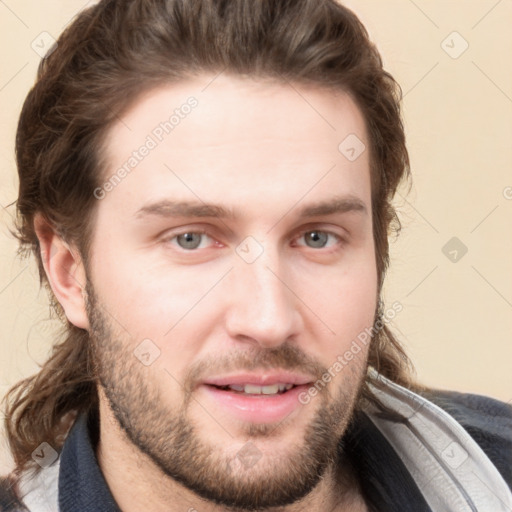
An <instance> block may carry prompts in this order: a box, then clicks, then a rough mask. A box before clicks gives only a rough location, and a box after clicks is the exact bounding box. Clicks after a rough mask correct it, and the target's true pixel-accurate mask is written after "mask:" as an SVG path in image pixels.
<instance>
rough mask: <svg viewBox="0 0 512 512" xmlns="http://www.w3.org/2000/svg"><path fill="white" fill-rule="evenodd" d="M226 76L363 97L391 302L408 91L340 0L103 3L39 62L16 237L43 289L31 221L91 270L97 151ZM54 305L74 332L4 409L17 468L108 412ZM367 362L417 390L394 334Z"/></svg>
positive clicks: (380, 265) (84, 338) (386, 333)
mask: <svg viewBox="0 0 512 512" xmlns="http://www.w3.org/2000/svg"><path fill="white" fill-rule="evenodd" d="M223 71H225V72H227V73H231V74H234V75H244V76H251V77H256V78H258V77H260V78H266V79H271V80H276V81H278V82H281V83H287V82H289V83H297V84H305V85H314V86H318V87H325V88H328V89H329V88H330V89H335V90H343V91H345V92H347V93H348V94H350V95H351V97H352V98H353V99H354V101H355V102H356V104H357V105H358V107H359V108H360V110H361V112H362V114H363V116H364V119H365V122H366V126H367V130H368V133H369V139H370V148H369V150H370V155H371V162H370V166H371V169H370V172H371V186H372V209H373V234H374V241H375V250H376V265H377V273H378V280H379V295H380V291H381V288H382V282H383V279H384V275H385V272H386V269H387V266H388V263H389V246H388V237H389V235H390V234H391V231H393V230H395V231H396V230H398V229H399V223H398V220H397V218H396V214H395V210H394V208H393V206H392V198H393V196H394V194H395V192H396V190H397V187H398V185H399V184H400V182H401V181H402V180H403V179H404V178H407V177H408V175H409V157H408V153H407V149H406V145H405V135H404V128H403V124H402V120H401V113H400V101H401V90H400V87H399V85H398V84H397V83H396V82H395V80H394V79H393V77H392V76H391V75H390V74H389V73H388V72H386V71H385V70H384V68H383V64H382V60H381V57H380V55H379V52H378V51H377V49H376V47H375V46H374V44H373V43H372V42H371V41H370V39H369V36H368V33H367V31H366V29H365V28H364V26H363V25H362V23H361V22H360V21H359V19H358V18H357V17H356V15H355V14H354V13H352V12H351V11H350V10H349V9H347V8H345V7H344V6H342V5H340V4H339V3H338V2H336V1H335V0H293V1H290V0H259V1H257V2H256V1H254V0H102V1H100V2H99V3H98V4H96V5H94V6H92V7H90V8H88V9H86V10H84V11H82V12H81V13H80V14H79V15H78V16H77V18H76V19H75V20H74V22H73V23H72V24H70V25H69V26H68V27H67V28H66V30H65V31H64V32H63V34H62V35H61V36H60V38H59V39H58V41H57V46H56V48H55V49H54V51H53V52H52V53H51V54H49V55H48V56H47V57H46V58H44V59H43V60H42V61H41V64H40V66H39V69H38V74H37V80H36V83H35V85H34V86H33V88H32V89H31V90H30V92H29V94H28V96H27V98H26V101H25V103H24V105H23V109H22V112H21V115H20V119H19V125H18V130H17V136H16V157H17V167H18V173H19V183H20V185H19V197H18V201H17V213H18V218H17V225H16V235H17V237H18V239H19V240H20V252H21V253H22V254H30V253H33V254H34V255H35V257H36V259H37V261H38V264H39V272H40V279H41V283H42V284H43V285H46V286H47V285H48V282H47V277H46V275H45V272H44V269H43V266H42V260H41V255H40V246H39V241H38V238H37V236H36V233H35V230H34V216H35V215H36V214H41V215H42V216H43V217H44V218H45V219H46V220H47V221H48V223H49V224H50V225H51V226H52V227H53V229H55V230H56V232H58V233H59V234H60V235H61V236H62V237H63V238H64V239H65V240H66V241H69V242H72V243H74V244H75V245H76V246H77V247H78V248H79V250H80V252H81V255H82V257H83V259H84V261H87V254H88V250H89V241H90V238H91V232H92V230H93V229H94V225H93V224H94V223H93V219H94V211H95V205H96V204H97V201H96V199H95V197H94V194H93V191H94V189H95V188H96V187H97V186H98V184H99V183H101V176H102V172H103V166H102V160H101V155H100V151H99V148H101V145H102V141H103V139H104V137H105V133H106V132H107V131H108V129H109V127H110V126H111V125H112V124H113V122H115V121H116V120H117V119H118V118H119V116H120V115H121V114H122V113H123V111H125V110H126V109H127V108H128V107H129V106H130V105H132V104H133V103H134V102H135V101H136V100H137V98H138V97H139V95H141V94H142V93H144V92H146V91H147V90H149V89H151V88H154V87H157V86H159V85H161V84H168V83H175V82H179V81H182V80H185V79H187V78H190V77H193V76H197V75H198V74H202V73H205V72H207V73H219V72H223ZM47 288H48V291H49V293H50V296H51V290H50V289H49V287H48V286H47ZM51 299H52V303H53V306H54V307H55V308H56V310H57V311H58V312H59V313H60V316H61V318H62V319H63V322H64V326H63V330H64V332H63V336H62V340H61V341H60V342H58V343H57V344H55V346H54V348H53V353H52V355H51V357H50V358H49V360H48V361H47V362H46V363H45V364H44V365H43V366H42V368H41V370H40V371H39V373H37V374H36V375H34V376H32V377H29V378H27V379H25V380H23V381H21V382H19V383H18V384H16V385H15V386H14V387H13V388H12V389H11V390H10V392H9V393H8V395H7V397H6V401H5V411H6V429H7V435H8V441H9V444H10V448H11V451H12V454H13V456H14V459H15V462H16V465H17V470H18V471H21V470H23V469H26V468H27V466H30V465H31V464H32V460H31V453H32V451H33V450H34V449H35V448H36V447H37V446H38V445H39V444H40V443H41V442H42V441H46V442H48V443H50V444H51V445H52V446H53V447H54V448H56V449H59V448H60V447H61V446H62V443H63V441H64V438H65V435H66V432H67V430H68V429H69V427H70V425H71V424H72V422H73V419H74V417H75V416H76V414H78V413H80V412H84V411H88V412H93V411H96V410H97V407H98V398H97V389H96V382H95V377H94V375H93V371H92V364H91V353H90V343H89V334H88V332H87V331H85V330H83V329H80V328H77V327H76V326H74V325H72V324H71V323H70V322H69V321H67V320H66V318H65V316H64V315H63V314H62V310H61V309H60V307H59V305H58V303H57V302H56V300H55V298H54V297H52V296H51ZM376 318H379V315H378V314H377V315H376ZM368 363H369V365H371V366H373V367H374V368H375V369H376V370H377V371H379V372H380V373H381V374H383V375H384V376H386V377H388V378H389V379H391V380H393V381H395V382H397V383H399V384H402V385H405V386H408V387H411V386H413V380H412V377H411V375H412V365H411V363H410V361H409V359H408V357H407V355H406V354H405V352H404V350H403V349H402V347H401V346H400V343H399V342H398V341H397V339H396V338H395V337H394V335H393V334H392V332H391V331H390V330H389V329H388V327H387V326H386V325H383V326H382V327H381V328H379V329H377V330H376V331H375V333H374V335H373V339H372V342H371V345H370V349H369V361H368ZM366 391H367V390H366ZM363 394H364V393H363Z"/></svg>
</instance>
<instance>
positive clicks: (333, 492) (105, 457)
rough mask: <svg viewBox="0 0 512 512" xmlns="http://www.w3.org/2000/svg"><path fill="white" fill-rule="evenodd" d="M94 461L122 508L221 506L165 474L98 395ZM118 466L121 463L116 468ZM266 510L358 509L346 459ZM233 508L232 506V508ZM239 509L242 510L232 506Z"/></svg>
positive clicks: (218, 509) (206, 511)
mask: <svg viewBox="0 0 512 512" xmlns="http://www.w3.org/2000/svg"><path fill="white" fill-rule="evenodd" d="M96 454H97V458H98V463H99V465H100V468H101V470H102V472H103V475H104V477H105V480H106V482H107V485H108V486H109V488H110V491H111V493H112V495H113V497H114V499H115V500H116V502H117V504H118V506H119V508H120V509H121V510H122V511H123V512H136V511H139V510H152V511H155V512H174V511H176V512H177V511H184V510H187V511H194V510H196V511H201V512H226V510H227V508H226V507H225V506H220V505H216V504H215V503H212V502H208V501H205V500H204V499H203V498H201V497H199V496H198V495H197V494H195V493H193V492H192V491H190V490H189V489H187V488H185V487H184V486H183V485H181V484H180V483H179V482H177V481H175V480H174V479H172V478H170V477H168V476H167V475H165V474H164V473H163V472H162V471H161V470H160V468H158V467H157V466H156V465H155V464H154V463H153V461H152V460H151V459H150V458H149V457H148V456H147V455H145V454H143V453H142V452H140V450H138V449H137V448H136V447H135V446H134V445H133V443H131V441H130V440H129V439H128V438H127V436H126V434H125V433H124V432H123V431H122V430H121V429H120V427H119V425H118V423H117V421H116V419H115V418H114V416H113V414H112V411H111V410H110V408H109V407H108V406H107V405H106V402H105V401H104V400H102V399H101V398H100V436H99V441H98V445H97V448H96ZM119 468H123V470H122V471H120V470H119ZM268 510H269V511H270V510H271V511H272V512H306V511H310V510H324V511H325V512H341V511H351V512H364V511H367V510H368V509H367V508H366V506H365V504H364V500H363V498H362V495H361V492H360V487H359V482H358V480H357V478H356V476H355V474H354V472H353V470H352V467H351V465H350V464H349V463H348V461H344V462H343V463H340V464H338V465H337V466H336V467H333V466H331V467H330V468H329V469H328V470H327V471H326V472H325V475H324V477H323V478H322V480H321V481H320V482H319V484H318V485H317V486H316V487H315V488H314V489H313V490H312V491H311V492H310V494H308V495H307V496H305V497H304V498H303V499H302V500H300V501H299V502H297V503H294V504H291V505H288V506H285V507H279V508H272V509H268ZM233 512H235V511H234V510H233ZM236 512H243V511H236Z"/></svg>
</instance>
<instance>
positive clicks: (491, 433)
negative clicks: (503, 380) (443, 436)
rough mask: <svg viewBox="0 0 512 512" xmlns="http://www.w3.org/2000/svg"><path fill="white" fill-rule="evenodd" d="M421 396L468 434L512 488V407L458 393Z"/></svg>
mask: <svg viewBox="0 0 512 512" xmlns="http://www.w3.org/2000/svg"><path fill="white" fill-rule="evenodd" d="M421 395H422V396H423V397H425V398H426V399H427V400H429V401H431V402H433V403H434V404H435V405H437V406H438V407H440V408H441V409H443V410H444V411H446V412H447V413H448V414H450V416H452V417H453V418H454V419H455V420H456V421H457V422H458V423H459V424H460V425H461V426H462V427H463V428H464V429H465V430H466V431H467V432H468V434H469V435H470V436H471V437H472V438H473V439H474V440H475V441H476V442H477V443H478V444H479V445H480V448H482V450H483V451H484V452H485V453H486V455H487V456H488V457H489V459H491V461H492V462H493V464H494V465H495V466H496V468H497V469H498V471H500V473H501V474H502V476H503V478H504V479H505V481H506V482H507V484H508V486H509V487H510V488H511V489H512V405H511V404H507V403H505V402H501V401H499V400H495V399H494V398H489V397H487V396H482V395H474V394H467V393H458V392H455V391H441V390H429V391H426V392H423V393H421Z"/></svg>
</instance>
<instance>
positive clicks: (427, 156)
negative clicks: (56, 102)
mask: <svg viewBox="0 0 512 512" xmlns="http://www.w3.org/2000/svg"><path fill="white" fill-rule="evenodd" d="M91 3H92V2H91ZM346 4H347V5H348V6H349V7H351V8H352V9H353V10H354V11H355V12H356V13H357V14H358V15H359V16H360V17H361V19H362V21H363V22H364V23H365V25H366V26H367V28H368V30H369V32H370V35H371V37H372V39H373V40H374V41H375V42H376V43H377V46H378V47H379V49H380V51H381V53H382V54H383V58H384V62H385V65H386V67H387V69H388V70H389V71H390V72H391V73H392V74H393V75H394V76H395V77H396V78H397V80H398V81H399V82H400V84H401V85H402V88H403V91H404V101H403V106H404V115H405V123H406V129H407V135H408V141H409V150H410V153H411V158H412V172H413V186H412V189H411V191H410V192H408V193H407V192H406V191H405V190H404V191H403V192H402V193H401V194H400V196H399V197H398V198H397V206H398V208H399V210H400V212H401V219H402V224H403V231H402V234H401V235H400V237H399V239H398V241H397V242H395V243H393V244H392V269H391V271H390V273H389V275H388V282H387V286H386V298H387V302H388V303H389V304H392V303H393V302H394V301H396V300H398V301H400V302H401V304H402V305H403V308H404V309H403V311H402V312H401V313H400V314H399V315H398V316H397V317H396V319H395V322H394V327H395V329H397V330H398V331H399V333H400V336H401V339H402V340H403V341H404V343H405V345H406V348H407V350H408V352H409V353H410V355H411V357H412V358H413V361H414V362H415V365H416V368H417V372H418V376H419V378H420V380H421V381H423V382H424V383H426V384H429V385H432V386H435V387H440V388H449V389H455V390H461V391H467V392H475V393H481V394H487V395H491V396H494V397H497V398H500V399H502V400H505V401H511V400H512V371H511V362H512V338H511V333H512V257H511V256H512V236H511V233H512V170H511V167H512V65H511V59H510V56H511V55H512V32H511V31H510V22H511V20H512V2H511V1H509V0H501V1H496V0H478V1H476V0H473V1H470V0H449V1H447V0H415V1H412V0H386V1H382V0H348V1H346ZM85 5H87V3H86V2H85V1H84V0H52V1H49V0H47V1H45V2H34V1H33V0H5V1H2V2H0V55H1V63H0V70H1V71H0V72H1V74H0V110H1V113H2V114H1V118H0V205H1V208H0V216H1V218H0V224H1V230H0V258H1V262H2V265H1V266H0V340H1V342H0V395H2V394H3V391H5V390H6V389H7V387H8V386H10V385H12V384H13V383H14V382H16V381H18V380H19V379H20V378H22V377H24V376H27V375H29V374H31V373H32V372H34V371H36V370H37V365H38V363H41V362H42V361H44V359H45V357H46V355H47V354H48V351H49V349H50V347H51V344H52V341H53V340H54V339H55V329H56V327H57V326H58V325H57V324H55V323H52V322H50V321H49V320H48V306H47V302H46V297H45V292H44V291H40V290H39V288H38V280H37V274H36V271H35V267H34V265H33V264H32V263H30V262H28V261H20V260H19V259H17V258H16V243H15V241H14V240H13V238H12V236H10V234H9V228H10V227H11V226H12V216H13V214H14V206H13V205H12V203H13V201H15V199H16V195H17V177H16V170H15V164H14V152H13V146H14V134H15V127H16V120H17V116H18V114H19V111H20V108H21V105H22V102H23V100H24V97H25V95H26V93H27V92H28V89H29V87H30V85H31V84H32V82H33V80H34V77H35V73H36V68H37V65H38V63H39V60H40V57H39V55H38V54H37V53H36V52H35V51H34V50H33V49H32V47H31V44H34V45H36V44H39V45H42V44H43V43H42V42H41V41H43V42H44V41H45V40H46V39H45V38H47V36H44V35H43V36H41V35H40V34H41V33H42V32H48V33H49V34H51V35H53V36H54V37H57V36H58V35H59V34H60V32H61V31H62V29H63V27H64V26H65V25H66V24H67V23H68V22H69V20H70V19H71V18H72V17H73V16H74V15H75V14H76V12H78V11H79V10H80V9H81V8H82V7H84V6H85ZM454 31H456V32H457V33H458V35H457V34H452V33H453V32H454ZM33 41H35V43H32V42H33ZM443 41H444V43H443ZM466 44H468V45H469V46H468V48H467V50H466V51H465V52H464V53H462V54H461V55H460V56H458V54H459V53H460V52H461V51H462V50H463V49H464V48H465V46H466ZM36 48H37V47H36ZM447 52H448V53H447ZM449 54H451V56H450V55H449ZM453 57H457V58H453ZM452 237H457V238H458V239H459V240H460V242H461V243H463V244H464V245H465V246H466V247H467V249H468V252H467V253H466V254H465V255H464V256H463V257H460V254H461V252H460V248H459V249H457V248H456V247H455V246H454V247H452V246H449V247H448V249H446V250H445V252H447V253H449V251H453V250H454V249H455V250H458V251H459V252H458V253H457V258H458V261H457V262H452V261H450V260H449V259H448V257H447V256H445V254H444V253H443V251H442V248H443V247H444V246H445V244H446V243H447V242H448V241H449V240H450V239H452ZM448 255H449V256H450V254H448ZM451 256H452V257H453V256H455V253H453V252H452V255H451ZM1 467H2V464H1V462H0V468H1Z"/></svg>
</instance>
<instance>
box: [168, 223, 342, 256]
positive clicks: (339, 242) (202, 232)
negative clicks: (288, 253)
mask: <svg viewBox="0 0 512 512" xmlns="http://www.w3.org/2000/svg"><path fill="white" fill-rule="evenodd" d="M312 232H318V233H325V234H327V235H328V236H331V237H334V238H335V239H336V240H337V243H336V244H335V245H334V246H331V247H318V248H314V247H308V246H306V245H302V244H301V245H300V247H308V248H309V249H316V250H322V249H323V250H329V249H330V250H331V252H332V251H333V250H336V246H338V248H339V246H341V245H343V244H344V243H345V239H344V238H343V237H341V236H340V235H339V234H337V233H334V232H332V231H329V230H326V229H317V228H314V227H313V228H309V229H306V230H303V231H301V232H299V233H298V234H297V236H296V237H294V240H295V239H300V238H302V237H303V236H304V235H306V234H307V233H312ZM186 234H194V235H204V236H207V237H209V238H210V239H211V240H213V241H215V238H214V237H213V236H210V235H209V234H208V232H207V231H206V230H205V229H197V228H196V229H187V230H183V231H180V232H178V233H174V234H172V235H171V236H167V237H165V238H164V239H163V242H164V243H171V242H172V241H173V240H176V239H177V238H178V237H179V236H181V235H186ZM172 245H175V246H176V247H177V248H178V249H179V250H181V251H183V252H197V251H199V250H201V249H199V248H193V249H185V248H183V247H181V246H179V245H177V244H172ZM203 250H204V248H203Z"/></svg>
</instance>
